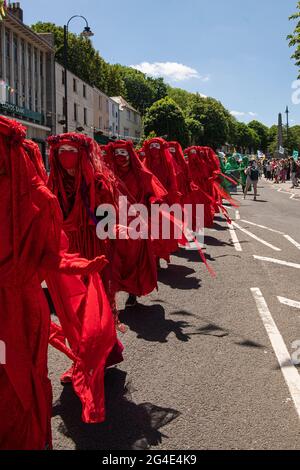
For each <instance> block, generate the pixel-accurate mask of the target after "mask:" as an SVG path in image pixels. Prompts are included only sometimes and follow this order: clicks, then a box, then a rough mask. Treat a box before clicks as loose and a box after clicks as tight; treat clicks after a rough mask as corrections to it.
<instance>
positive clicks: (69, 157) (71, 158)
mask: <svg viewBox="0 0 300 470" xmlns="http://www.w3.org/2000/svg"><path fill="white" fill-rule="evenodd" d="M59 162H60V164H61V166H62V167H63V168H64V169H65V170H74V169H76V168H77V167H78V162H79V155H78V150H77V149H75V148H74V150H60V151H59Z"/></svg>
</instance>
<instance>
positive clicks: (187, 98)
mask: <svg viewBox="0 0 300 470" xmlns="http://www.w3.org/2000/svg"><path fill="white" fill-rule="evenodd" d="M168 96H169V97H170V98H172V100H174V101H175V103H177V104H178V106H179V107H180V108H181V109H182V111H183V112H184V113H186V112H187V110H188V107H189V105H190V103H191V100H192V98H193V96H194V93H189V92H188V91H186V90H183V89H182V88H172V87H171V86H168Z"/></svg>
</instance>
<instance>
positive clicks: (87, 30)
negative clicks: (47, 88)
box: [64, 15, 94, 133]
mask: <svg viewBox="0 0 300 470" xmlns="http://www.w3.org/2000/svg"><path fill="white" fill-rule="evenodd" d="M74 18H82V19H83V20H84V21H85V23H86V26H85V28H84V30H83V32H82V36H84V37H86V38H91V37H92V36H94V33H93V32H92V30H91V28H90V27H89V24H88V21H87V19H86V18H85V17H84V16H81V15H74V16H72V17H71V18H70V19H69V21H68V22H67V24H66V25H65V26H64V69H65V71H64V73H65V76H64V79H65V109H64V113H65V132H66V133H67V132H69V113H68V34H69V24H70V22H71V21H72V20H73V19H74Z"/></svg>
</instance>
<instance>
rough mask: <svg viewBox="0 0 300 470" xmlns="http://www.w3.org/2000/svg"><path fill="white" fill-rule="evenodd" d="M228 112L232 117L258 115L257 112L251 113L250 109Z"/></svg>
mask: <svg viewBox="0 0 300 470" xmlns="http://www.w3.org/2000/svg"><path fill="white" fill-rule="evenodd" d="M230 114H231V115H232V116H234V117H237V118H238V117H249V116H250V117H256V116H258V114H257V113H253V112H252V111H249V112H248V113H246V112H245V111H230Z"/></svg>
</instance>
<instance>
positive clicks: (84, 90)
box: [83, 85, 86, 98]
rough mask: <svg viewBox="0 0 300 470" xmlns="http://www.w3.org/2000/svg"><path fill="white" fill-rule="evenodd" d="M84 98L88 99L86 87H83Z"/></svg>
mask: <svg viewBox="0 0 300 470" xmlns="http://www.w3.org/2000/svg"><path fill="white" fill-rule="evenodd" d="M83 97H84V98H86V85H83Z"/></svg>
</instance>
